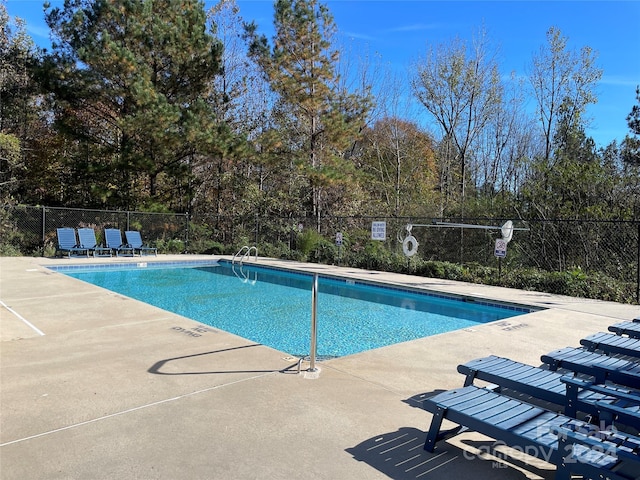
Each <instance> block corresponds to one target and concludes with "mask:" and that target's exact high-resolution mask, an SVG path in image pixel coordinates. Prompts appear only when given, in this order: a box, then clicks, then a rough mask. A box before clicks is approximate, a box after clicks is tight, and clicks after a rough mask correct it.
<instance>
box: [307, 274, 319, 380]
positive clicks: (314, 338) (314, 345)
mask: <svg viewBox="0 0 640 480" xmlns="http://www.w3.org/2000/svg"><path fill="white" fill-rule="evenodd" d="M317 310H318V274H317V273H314V274H313V284H312V286H311V348H310V350H311V351H310V352H309V371H310V372H315V371H317V369H316V355H317V352H318V317H317V314H316V312H317Z"/></svg>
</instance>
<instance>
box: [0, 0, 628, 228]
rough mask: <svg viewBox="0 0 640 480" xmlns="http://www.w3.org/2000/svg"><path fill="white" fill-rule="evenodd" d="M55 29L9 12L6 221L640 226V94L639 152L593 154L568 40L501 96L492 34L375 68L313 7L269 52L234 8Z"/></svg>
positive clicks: (50, 13) (74, 11) (161, 0)
mask: <svg viewBox="0 0 640 480" xmlns="http://www.w3.org/2000/svg"><path fill="white" fill-rule="evenodd" d="M45 19H46V22H47V25H48V26H49V28H50V30H51V35H52V47H51V50H50V51H47V50H44V49H40V48H38V47H36V46H35V44H34V42H33V40H32V39H31V38H30V37H29V36H28V34H27V33H26V27H25V24H24V22H22V21H21V20H20V19H16V18H10V17H9V15H8V14H7V11H6V8H5V6H4V3H3V0H0V66H1V71H2V75H1V76H0V187H1V189H0V195H1V199H2V202H3V203H5V204H15V203H22V204H40V205H50V206H69V207H91V208H108V209H114V208H115V209H126V210H141V211H157V212H192V213H195V214H197V213H198V212H200V213H205V212H207V213H212V214H229V215H245V214H260V215H272V216H280V217H294V218H300V217H308V218H313V219H314V221H316V222H318V224H319V222H320V221H321V218H322V217H323V216H327V215H339V216H349V215H381V216H416V217H457V218H464V217H465V216H466V217H501V218H507V217H508V218H514V219H515V218H539V219H554V218H562V219H620V220H638V219H639V218H640V180H639V175H638V173H639V172H638V170H639V168H640V88H638V89H636V91H635V98H634V95H633V93H634V92H630V99H629V100H630V101H629V115H628V117H627V118H626V120H627V124H628V126H629V133H628V135H627V136H626V138H625V139H624V140H623V141H622V142H621V143H618V142H617V141H612V142H611V143H610V144H609V145H607V146H606V147H604V148H597V147H596V145H595V142H594V140H593V139H592V138H590V137H589V136H588V135H587V134H586V129H587V127H588V125H589V120H588V118H587V115H586V111H587V108H588V107H589V105H591V104H593V103H595V102H596V101H597V95H596V88H597V84H598V81H599V80H600V78H601V76H602V73H603V72H602V70H601V69H599V68H598V66H597V52H594V51H593V50H592V49H591V48H590V47H588V46H583V47H582V48H580V49H578V50H576V49H572V48H570V46H569V43H568V38H566V37H565V36H564V35H563V34H562V32H561V31H560V30H559V29H558V28H557V27H554V26H551V27H550V28H549V29H548V31H547V32H546V36H545V37H544V41H543V42H542V43H541V46H540V49H539V51H538V52H536V53H535V54H533V55H532V58H531V63H530V67H529V72H528V75H527V77H526V78H521V77H516V76H515V75H514V76H512V78H510V79H505V78H503V76H502V75H501V70H500V64H499V63H498V60H497V56H496V53H495V50H494V49H493V47H492V43H491V41H490V39H489V38H488V36H487V34H486V32H485V31H484V30H483V29H481V28H480V29H478V32H477V33H476V34H475V35H474V38H473V40H472V41H469V42H467V41H463V40H461V39H459V38H453V39H450V40H449V41H447V42H444V43H442V44H438V45H435V44H434V45H431V46H429V48H428V50H427V51H426V52H425V54H424V56H423V57H421V58H419V59H417V60H416V61H415V62H414V64H413V65H411V66H409V67H407V72H406V74H405V75H402V76H401V77H399V76H397V75H395V76H394V74H393V73H391V72H385V71H381V69H380V68H377V67H376V66H375V65H374V64H373V63H374V62H373V63H372V62H371V61H369V62H367V58H366V56H360V57H357V58H356V56H351V57H350V56H349V52H348V49H347V48H345V47H344V46H341V45H339V44H338V42H337V41H336V32H337V26H336V25H335V22H334V19H333V16H332V15H331V12H330V10H329V8H328V7H327V6H326V5H324V4H322V3H320V2H319V1H318V0H276V1H275V3H274V16H273V26H274V35H273V37H272V38H267V37H266V36H265V35H262V34H261V33H260V26H259V25H256V24H255V23H254V22H248V21H246V20H245V19H243V18H242V17H241V14H240V10H239V8H238V6H237V5H236V4H235V3H234V1H233V0H221V1H220V2H219V3H218V4H217V5H215V6H214V7H213V8H211V9H210V10H209V11H205V8H204V4H203V3H202V2H201V1H197V0H66V1H65V3H64V5H63V6H62V7H57V8H51V7H50V6H48V5H45ZM407 96H411V97H412V98H414V99H416V100H417V101H418V105H419V106H420V112H419V113H418V115H419V116H420V117H426V118H429V119H430V120H431V123H432V124H433V125H435V126H436V128H435V129H434V130H429V129H426V128H425V127H423V126H421V122H418V121H416V115H415V114H413V113H411V112H409V111H408V109H407V106H406V97H407ZM528 101H530V102H532V103H533V104H534V105H535V109H534V110H533V111H531V109H527V108H526V107H525V105H526V104H527V102H528Z"/></svg>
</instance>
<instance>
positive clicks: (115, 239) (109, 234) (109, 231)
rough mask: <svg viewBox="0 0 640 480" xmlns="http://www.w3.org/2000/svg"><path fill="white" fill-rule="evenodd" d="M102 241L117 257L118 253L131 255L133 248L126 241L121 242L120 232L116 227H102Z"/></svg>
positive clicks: (132, 254)
mask: <svg viewBox="0 0 640 480" xmlns="http://www.w3.org/2000/svg"><path fill="white" fill-rule="evenodd" d="M104 241H105V244H106V246H107V248H110V249H111V250H112V251H113V253H114V255H115V256H116V257H117V256H118V255H119V254H122V255H128V256H131V257H133V256H134V250H133V247H130V246H129V245H127V244H126V243H122V233H120V230H118V229H117V228H105V229H104Z"/></svg>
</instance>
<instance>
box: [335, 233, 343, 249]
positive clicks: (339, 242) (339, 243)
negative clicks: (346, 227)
mask: <svg viewBox="0 0 640 480" xmlns="http://www.w3.org/2000/svg"><path fill="white" fill-rule="evenodd" d="M336 245H337V246H339V247H341V246H342V232H338V233H336Z"/></svg>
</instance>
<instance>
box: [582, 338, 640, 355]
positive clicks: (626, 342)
mask: <svg viewBox="0 0 640 480" xmlns="http://www.w3.org/2000/svg"><path fill="white" fill-rule="evenodd" d="M580 344H581V345H582V346H583V347H585V348H586V349H587V350H589V351H590V352H593V351H596V350H600V351H602V352H604V353H606V354H607V355H627V356H629V357H635V358H640V340H639V339H637V338H628V337H621V336H619V335H614V334H613V333H602V332H600V333H594V334H593V335H589V336H588V337H585V338H583V339H582V340H580Z"/></svg>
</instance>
